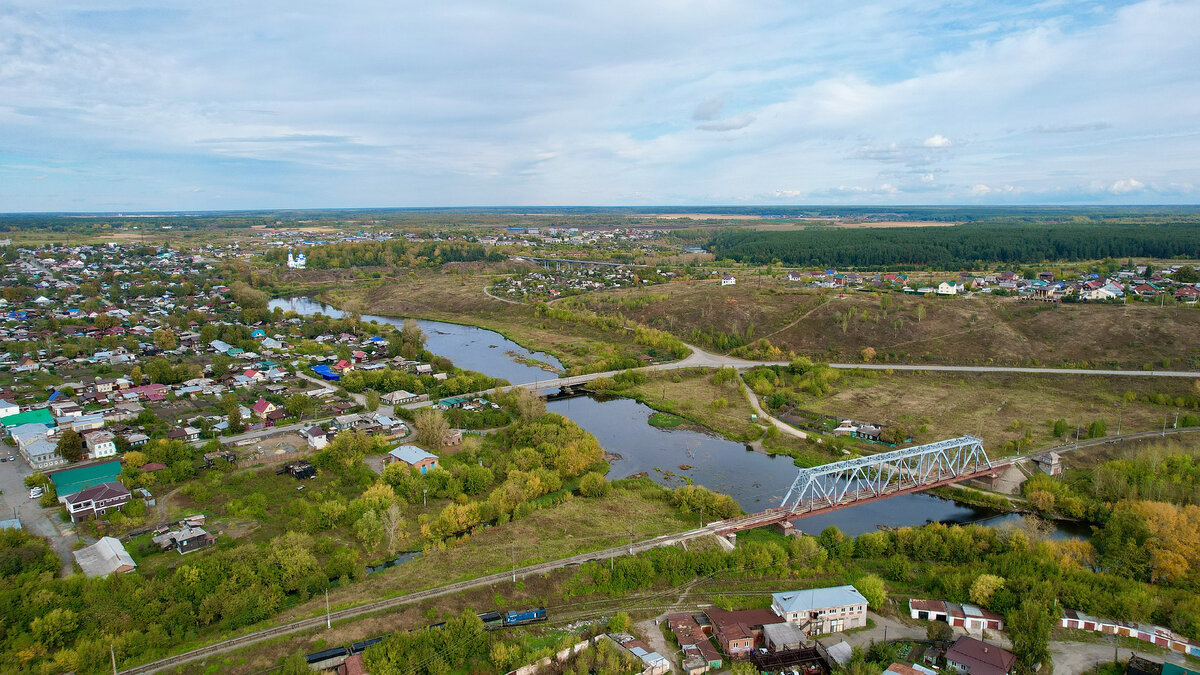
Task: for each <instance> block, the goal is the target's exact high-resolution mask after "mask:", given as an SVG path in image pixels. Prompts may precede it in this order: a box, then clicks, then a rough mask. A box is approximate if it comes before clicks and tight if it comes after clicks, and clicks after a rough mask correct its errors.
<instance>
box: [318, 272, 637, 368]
mask: <svg viewBox="0 0 1200 675" xmlns="http://www.w3.org/2000/svg"><path fill="white" fill-rule="evenodd" d="M491 278H492V277H491V275H484V274H477V275H467V274H413V275H410V276H408V277H402V278H398V279H396V280H394V281H389V282H388V283H386V284H383V285H381V286H377V287H373V288H350V289H339V290H336V291H330V292H329V293H326V294H324V295H323V296H322V299H324V300H326V301H328V302H331V304H334V305H337V306H338V307H341V308H344V309H356V310H358V311H361V312H364V313H365V312H370V313H375V314H386V315H390V316H412V317H418V318H426V319H435V320H441V321H451V322H457V323H470V324H472V325H477V326H481V327H483V328H487V329H489V330H494V331H496V332H498V333H501V334H503V335H504V336H505V337H508V338H509V339H511V340H513V341H514V342H517V343H518V344H520V345H522V346H524V347H527V348H529V349H533V350H536V351H543V352H547V353H550V354H552V355H554V356H555V357H556V358H558V359H559V361H561V362H562V363H563V365H564V366H566V367H568V368H571V367H586V366H587V365H588V364H590V363H594V362H596V361H597V360H600V359H603V358H604V357H606V356H609V355H611V354H613V353H614V352H617V351H620V352H625V353H629V354H632V355H641V354H645V353H646V350H645V348H644V347H642V346H640V345H636V344H634V342H633V335H632V333H631V332H629V331H612V332H609V333H605V334H598V331H597V330H596V329H594V328H591V327H589V326H586V325H582V324H573V323H563V322H561V321H556V320H554V319H549V318H546V317H542V316H538V315H537V313H536V311H535V310H534V308H533V306H531V305H524V304H514V303H509V302H503V301H501V300H496V299H494V298H490V297H488V296H487V294H485V293H484V292H483V289H484V287H485V286H487V285H488V284H489V283H490V281H491Z"/></svg>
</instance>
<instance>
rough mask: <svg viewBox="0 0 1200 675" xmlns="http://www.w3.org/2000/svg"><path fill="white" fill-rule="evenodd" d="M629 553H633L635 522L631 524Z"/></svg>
mask: <svg viewBox="0 0 1200 675" xmlns="http://www.w3.org/2000/svg"><path fill="white" fill-rule="evenodd" d="M629 555H633V523H630V524H629Z"/></svg>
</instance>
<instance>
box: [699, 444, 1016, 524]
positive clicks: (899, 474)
mask: <svg viewBox="0 0 1200 675" xmlns="http://www.w3.org/2000/svg"><path fill="white" fill-rule="evenodd" d="M1011 462H1012V460H1011V459H1005V460H1002V461H999V462H993V461H991V460H990V459H988V456H987V452H985V451H984V449H983V441H982V440H980V439H978V438H976V437H974V436H962V437H961V438H951V439H948V440H944V441H938V442H936V443H928V444H926V445H917V446H913V447H911V448H903V449H900V450H892V451H890V452H884V453H881V454H878V455H871V456H869V457H857V458H855V459H847V460H844V461H841V462H833V463H831V464H823V465H821V466H817V467H813V468H808V469H800V471H799V472H798V473H797V475H796V480H794V481H793V482H792V486H791V488H789V489H788V491H787V494H786V495H784V497H783V502H782V503H781V504H780V505H779V506H778V507H776V508H773V509H767V510H765V511H761V512H759V513H755V514H750V515H748V516H743V517H741V518H735V519H731V520H729V521H725V523H722V524H721V525H722V527H721V529H720V531H721V532H722V533H730V532H736V531H739V530H747V529H752V528H755V527H762V526H764V525H769V524H771V523H777V522H782V521H785V520H796V519H799V518H803V517H805V516H811V515H815V514H818V513H827V512H830V511H836V510H838V509H844V508H847V507H850V506H854V505H855V504H861V503H864V502H868V501H876V500H879V499H887V498H888V497H895V496H896V495H902V494H908V493H910V492H922V491H924V490H928V489H930V488H935V487H939V486H942V485H949V484H951V483H958V482H962V481H966V480H971V479H973V478H981V477H984V476H987V475H990V474H992V473H994V472H995V471H996V470H998V469H1000V468H1002V467H1004V466H1007V465H1008V464H1010V463H1011Z"/></svg>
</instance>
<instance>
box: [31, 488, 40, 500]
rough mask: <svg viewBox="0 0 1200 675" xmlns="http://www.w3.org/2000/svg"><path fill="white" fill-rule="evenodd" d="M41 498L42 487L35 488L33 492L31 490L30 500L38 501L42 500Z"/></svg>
mask: <svg viewBox="0 0 1200 675" xmlns="http://www.w3.org/2000/svg"><path fill="white" fill-rule="evenodd" d="M41 496H42V488H40V487H35V488H33V489H32V490H30V491H29V498H30V499H38V498H40V497H41Z"/></svg>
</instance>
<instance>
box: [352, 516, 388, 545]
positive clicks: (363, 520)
mask: <svg viewBox="0 0 1200 675" xmlns="http://www.w3.org/2000/svg"><path fill="white" fill-rule="evenodd" d="M383 534H384V532H383V521H382V520H381V519H380V518H379V514H378V513H376V512H375V509H367V510H366V511H364V512H363V514H362V516H361V517H359V519H358V521H357V522H355V523H354V535H355V536H357V537H358V540H359V541H361V542H362V544H363V546H364V547H366V548H367V549H368V550H374V548H375V547H376V546H378V545H379V542H380V540H381V539H383Z"/></svg>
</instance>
